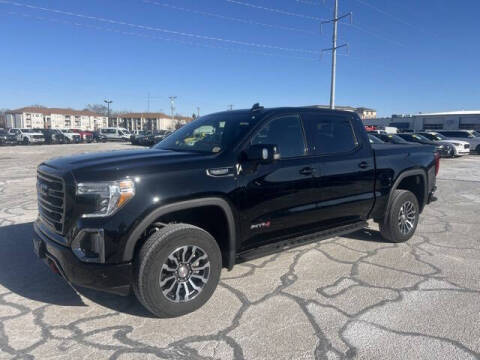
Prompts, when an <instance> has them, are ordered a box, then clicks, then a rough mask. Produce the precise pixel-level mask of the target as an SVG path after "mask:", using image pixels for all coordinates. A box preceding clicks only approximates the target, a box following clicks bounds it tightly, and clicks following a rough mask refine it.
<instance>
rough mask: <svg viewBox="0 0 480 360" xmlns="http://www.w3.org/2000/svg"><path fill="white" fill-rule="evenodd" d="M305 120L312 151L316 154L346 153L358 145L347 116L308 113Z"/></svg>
mask: <svg viewBox="0 0 480 360" xmlns="http://www.w3.org/2000/svg"><path fill="white" fill-rule="evenodd" d="M303 120H304V125H305V132H306V134H307V139H308V144H309V147H310V151H311V152H312V153H313V154H314V155H330V154H339V153H345V152H349V151H352V150H354V149H355V148H356V147H357V146H358V141H357V138H356V136H355V133H354V131H353V126H352V123H351V120H350V119H349V118H348V117H346V116H332V115H322V114H319V113H306V114H305V115H303Z"/></svg>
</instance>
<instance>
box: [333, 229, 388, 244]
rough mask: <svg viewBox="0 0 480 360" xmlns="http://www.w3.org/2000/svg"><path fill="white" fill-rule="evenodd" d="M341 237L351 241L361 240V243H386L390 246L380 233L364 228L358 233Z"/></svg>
mask: <svg viewBox="0 0 480 360" xmlns="http://www.w3.org/2000/svg"><path fill="white" fill-rule="evenodd" d="M342 237H344V238H347V239H352V240H361V241H369V242H377V243H387V244H390V242H389V241H387V240H385V239H384V238H383V237H382V235H380V231H378V230H372V229H369V228H364V229H361V230H358V231H355V232H353V233H351V234H346V235H342Z"/></svg>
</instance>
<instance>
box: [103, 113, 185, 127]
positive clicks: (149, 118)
mask: <svg viewBox="0 0 480 360" xmlns="http://www.w3.org/2000/svg"><path fill="white" fill-rule="evenodd" d="M190 121H192V118H189V117H184V116H178V115H177V116H175V120H172V118H171V117H170V116H169V115H166V114H164V113H155V112H144V113H125V114H120V115H118V116H114V117H110V119H109V125H110V126H113V127H123V128H126V129H128V130H130V131H133V130H175V129H177V128H178V127H179V126H183V125H185V124H187V123H189V122H190Z"/></svg>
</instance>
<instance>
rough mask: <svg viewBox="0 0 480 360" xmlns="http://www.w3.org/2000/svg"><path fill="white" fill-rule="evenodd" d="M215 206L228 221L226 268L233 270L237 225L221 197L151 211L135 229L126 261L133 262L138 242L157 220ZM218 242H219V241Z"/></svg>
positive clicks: (125, 255)
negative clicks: (178, 213)
mask: <svg viewBox="0 0 480 360" xmlns="http://www.w3.org/2000/svg"><path fill="white" fill-rule="evenodd" d="M208 206H213V207H217V208H219V209H220V210H221V211H222V212H223V214H224V215H225V218H226V220H227V227H228V241H227V243H228V252H227V254H226V266H227V268H228V269H232V268H233V266H234V265H235V256H236V241H237V236H236V224H235V217H234V215H233V210H232V207H231V206H230V204H229V203H228V202H227V201H226V200H225V199H222V198H220V197H208V198H199V199H192V200H186V201H180V202H175V203H171V204H166V205H163V206H160V207H158V208H156V209H155V210H153V211H151V212H150V213H149V214H148V215H147V216H146V217H145V218H144V219H143V220H142V221H141V222H140V224H138V225H137V226H136V227H135V229H134V230H133V231H132V233H131V234H130V236H129V237H128V239H127V242H126V245H125V250H124V253H123V260H124V261H131V260H132V259H133V257H134V255H135V249H136V246H137V243H138V241H139V240H140V239H141V237H142V234H143V233H144V232H145V231H146V230H147V229H148V227H149V226H151V225H152V224H153V223H154V222H155V221H156V220H157V219H159V218H161V217H163V216H166V215H168V214H171V213H175V212H178V211H182V210H189V209H195V208H201V207H208ZM217 241H218V240H217Z"/></svg>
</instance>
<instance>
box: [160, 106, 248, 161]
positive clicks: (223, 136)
mask: <svg viewBox="0 0 480 360" xmlns="http://www.w3.org/2000/svg"><path fill="white" fill-rule="evenodd" d="M256 121H257V120H256V118H255V116H252V115H251V114H250V113H237V114H234V113H231V114H230V113H220V114H213V115H207V116H202V117H200V118H198V119H197V120H195V121H192V122H191V123H190V124H188V125H185V126H184V127H182V128H180V129H178V130H177V131H175V132H174V133H172V134H171V135H170V136H168V137H166V138H165V139H164V140H162V141H160V142H159V143H158V144H157V145H156V146H155V147H154V148H156V149H164V150H174V151H194V152H202V153H219V152H220V151H223V150H225V149H229V148H232V147H233V146H234V145H236V144H237V143H238V142H239V141H240V140H241V139H242V138H243V136H244V135H245V134H246V133H247V132H248V131H249V130H250V129H251V128H252V127H253V125H254V124H255V123H256Z"/></svg>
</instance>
